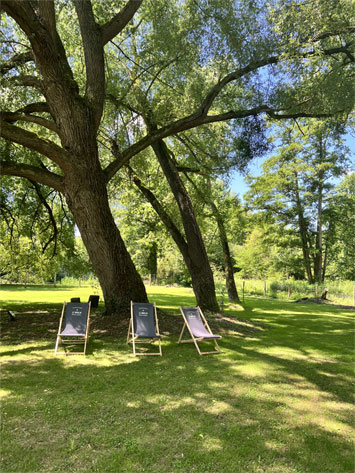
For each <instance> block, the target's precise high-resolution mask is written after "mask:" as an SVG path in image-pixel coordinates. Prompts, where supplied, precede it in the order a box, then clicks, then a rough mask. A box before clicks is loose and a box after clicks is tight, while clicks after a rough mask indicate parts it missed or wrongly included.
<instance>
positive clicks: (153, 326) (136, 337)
mask: <svg viewBox="0 0 355 473" xmlns="http://www.w3.org/2000/svg"><path fill="white" fill-rule="evenodd" d="M160 338H161V337H160V334H159V325H158V316H157V308H156V306H155V304H149V303H143V302H133V301H131V319H130V322H129V327H128V334H127V344H129V343H132V346H133V355H134V356H137V355H140V356H143V355H159V356H162V352H161V343H160ZM141 339H142V340H141ZM155 341H158V345H159V352H154V353H139V352H138V353H137V351H136V343H154V342H155Z"/></svg>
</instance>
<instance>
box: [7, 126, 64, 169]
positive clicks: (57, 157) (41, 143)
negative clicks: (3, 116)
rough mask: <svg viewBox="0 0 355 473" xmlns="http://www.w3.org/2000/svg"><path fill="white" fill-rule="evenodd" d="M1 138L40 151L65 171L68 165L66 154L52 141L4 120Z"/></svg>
mask: <svg viewBox="0 0 355 473" xmlns="http://www.w3.org/2000/svg"><path fill="white" fill-rule="evenodd" d="M0 136H1V137H2V138H5V140H9V141H12V142H14V143H18V144H19V145H22V146H25V147H26V148H29V149H32V150H33V151H38V152H39V153H41V154H43V155H44V156H47V157H48V158H49V159H51V160H52V161H54V162H55V163H57V164H58V165H59V166H60V167H61V168H62V169H63V170H65V168H66V164H67V156H66V152H65V151H64V150H63V148H61V147H60V146H58V145H56V144H55V143H53V142H52V141H50V140H44V139H42V138H39V137H38V136H37V135H36V134H35V133H32V132H30V131H27V130H24V129H22V128H19V127H17V126H15V125H11V124H10V123H8V122H6V121H4V120H1V121H0Z"/></svg>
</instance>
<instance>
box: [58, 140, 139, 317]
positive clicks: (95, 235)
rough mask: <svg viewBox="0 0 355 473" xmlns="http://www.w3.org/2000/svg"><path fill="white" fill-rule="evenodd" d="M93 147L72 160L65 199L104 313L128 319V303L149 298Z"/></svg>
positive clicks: (66, 181) (67, 177) (66, 179)
mask: <svg viewBox="0 0 355 473" xmlns="http://www.w3.org/2000/svg"><path fill="white" fill-rule="evenodd" d="M92 145H93V147H92V148H91V149H90V150H86V151H87V153H86V157H85V159H84V157H81V159H80V156H78V158H77V159H76V160H73V161H72V163H73V172H70V173H67V175H66V177H65V196H66V200H67V203H68V206H69V209H70V210H71V212H72V214H73V216H74V219H75V222H76V224H77V226H78V228H79V231H80V234H81V237H82V239H83V242H84V244H85V246H86V249H87V251H88V254H89V257H90V260H91V262H92V264H93V267H94V271H95V274H96V276H97V277H98V279H99V281H100V285H101V288H102V292H103V296H104V299H105V306H106V312H107V313H108V314H112V313H119V312H123V311H125V312H126V314H127V317H128V315H129V304H130V301H131V300H133V301H135V302H147V301H148V298H147V294H146V291H145V287H144V284H143V281H142V279H141V277H140V275H139V274H138V272H137V270H136V268H135V266H134V264H133V262H132V259H131V257H130V255H129V253H128V251H127V249H126V247H125V244H124V242H123V240H122V237H121V235H120V232H119V230H118V228H117V226H116V224H115V221H114V219H113V216H112V212H111V210H110V207H109V202H108V196H107V191H106V180H105V176H104V173H103V171H102V169H101V167H100V163H99V160H98V158H96V159H95V153H97V148H96V143H94V142H93V143H92ZM90 152H91V153H92V155H93V156H92V158H91V159H90V160H89V159H88V153H90ZM88 161H89V162H88ZM74 163H77V164H75V165H74Z"/></svg>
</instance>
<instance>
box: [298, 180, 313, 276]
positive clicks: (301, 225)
mask: <svg viewBox="0 0 355 473" xmlns="http://www.w3.org/2000/svg"><path fill="white" fill-rule="evenodd" d="M295 180H296V206H297V217H298V231H299V234H300V238H301V243H302V254H303V264H304V267H305V270H306V274H307V280H308V282H309V284H313V283H314V279H313V275H312V268H311V259H310V254H309V248H308V239H307V224H306V221H305V218H304V214H303V207H302V202H301V197H300V194H299V188H298V176H297V174H296V176H295Z"/></svg>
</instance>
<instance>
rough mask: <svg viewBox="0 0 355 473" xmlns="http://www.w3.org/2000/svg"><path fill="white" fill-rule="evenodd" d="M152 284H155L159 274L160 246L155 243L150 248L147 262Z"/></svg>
mask: <svg viewBox="0 0 355 473" xmlns="http://www.w3.org/2000/svg"><path fill="white" fill-rule="evenodd" d="M147 266H148V271H149V277H150V282H151V283H154V282H155V280H156V277H157V272H158V245H157V244H156V242H155V241H153V243H152V244H151V245H150V247H149V255H148V261H147Z"/></svg>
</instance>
